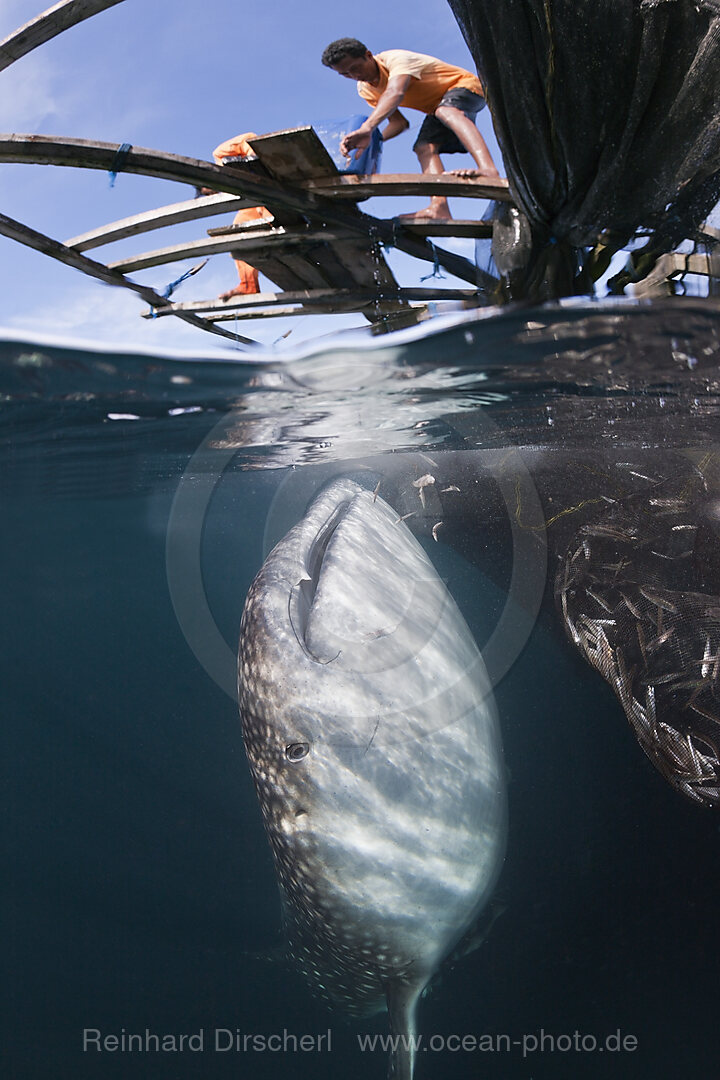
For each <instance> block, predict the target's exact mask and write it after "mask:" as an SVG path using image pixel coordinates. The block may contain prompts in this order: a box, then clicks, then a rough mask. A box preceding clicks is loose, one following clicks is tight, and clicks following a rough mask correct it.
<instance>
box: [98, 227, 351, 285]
mask: <svg viewBox="0 0 720 1080" xmlns="http://www.w3.org/2000/svg"><path fill="white" fill-rule="evenodd" d="M326 235H327V238H328V239H334V238H335V237H336V236H337V235H338V234H337V233H335V232H333V231H332V230H324V229H323V230H320V229H308V228H307V227H304V228H301V229H285V228H283V227H282V226H273V227H270V228H265V229H262V230H256V231H254V232H252V233H248V234H246V235H243V236H238V235H236V234H233V235H231V236H227V237H222V236H221V237H213V238H212V239H208V240H204V239H203V240H190V241H187V242H186V243H184V244H172V245H171V246H170V247H166V248H157V250H155V251H145V252H143V253H142V254H141V255H131V256H128V257H127V258H125V259H117V260H115V262H111V263H108V266H109V267H110V268H111V269H112V270H120V271H121V272H122V273H124V274H130V273H132V272H133V271H136V270H147V269H148V268H149V267H151V266H164V265H165V264H166V263H171V262H179V261H180V260H181V259H194V258H198V257H199V256H202V255H221V254H223V253H225V252H231V253H232V254H233V255H234V256H235V255H236V257H237V258H238V259H247V260H248V262H252V255H253V253H254V252H256V251H260V252H261V253H262V252H265V251H269V250H270V249H278V252H277V254H278V257H280V258H281V257H282V254H281V252H282V251H283V250H284V249H285V248H291V247H298V246H301V245H306V244H314V243H318V238H319V237H320V238H321V239H323V240H324V239H325V236H326Z"/></svg>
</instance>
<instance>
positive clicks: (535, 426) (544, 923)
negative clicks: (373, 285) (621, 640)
mask: <svg viewBox="0 0 720 1080" xmlns="http://www.w3.org/2000/svg"><path fill="white" fill-rule="evenodd" d="M718 357H720V329H719V323H718V309H717V307H716V306H714V305H713V303H712V302H711V301H691V300H686V301H681V300H672V301H671V300H668V301H660V302H654V303H646V304H622V303H620V304H602V305H589V304H580V303H577V304H566V305H559V306H554V307H548V308H543V309H539V308H538V309H526V310H523V309H520V310H514V311H512V312H506V313H504V314H501V315H491V316H483V317H481V318H474V319H468V320H464V321H460V322H459V323H458V324H457V325H455V324H445V325H444V324H442V323H437V324H430V327H429V329H428V328H427V327H426V328H425V329H424V330H423V331H422V332H421V333H410V334H407V335H405V336H401V337H399V338H395V337H390V338H388V339H376V340H374V341H372V342H370V343H365V344H363V343H356V344H347V343H343V342H342V341H339V342H338V343H337V344H336V345H334V346H333V345H327V344H325V345H324V346H323V350H322V351H318V352H316V353H315V354H309V355H307V356H305V357H296V358H294V359H292V360H285V359H284V358H282V357H269V358H262V359H260V360H256V361H254V362H249V361H247V359H245V360H243V359H241V358H238V360H237V362H228V361H223V362H221V361H216V362H213V361H209V360H202V361H201V360H198V361H197V362H192V361H188V360H178V359H172V358H163V357H160V356H139V355H132V354H124V353H123V352H122V351H118V352H117V353H109V352H105V353H101V352H93V351H89V350H82V349H79V348H72V347H65V346H62V345H48V344H38V343H33V342H20V341H3V342H0V394H1V395H2V403H3V407H2V414H0V423H1V425H2V426H1V428H0V492H1V494H2V506H3V513H2V529H1V530H0V542H1V543H2V566H3V567H4V570H5V573H4V581H3V604H2V640H1V642H0V645H1V647H0V657H1V659H2V669H3V670H2V680H1V685H2V690H3V713H2V716H3V723H2V725H1V727H0V730H1V731H2V740H3V754H2V760H3V763H4V777H3V782H2V787H1V788H0V791H1V792H2V795H1V797H2V803H3V819H4V821H5V823H6V826H7V828H6V860H7V861H6V871H5V874H4V885H5V887H4V889H3V901H2V907H3V920H2V921H3V926H4V927H5V972H6V974H5V979H4V980H3V982H4V986H3V1002H2V1006H1V1008H0V1015H1V1016H2V1035H1V1037H0V1045H1V1046H2V1057H3V1062H4V1063H3V1068H2V1075H3V1076H7V1077H12V1078H18V1080H20V1078H22V1080H26V1078H27V1080H31V1078H32V1080H34V1078H36V1077H37V1078H46V1077H53V1078H55V1080H71V1078H72V1080H81V1078H85V1077H88V1078H93V1080H95V1078H104V1077H108V1078H114V1077H122V1078H125V1077H128V1076H142V1077H143V1078H154V1077H157V1078H162V1080H165V1078H168V1080H170V1078H172V1080H181V1078H184V1077H203V1078H205V1077H218V1078H223V1077H238V1076H243V1077H245V1076H246V1077H250V1078H252V1080H255V1078H257V1080H262V1078H265V1077H282V1078H283V1080H296V1078H297V1080H300V1078H303V1080H304V1078H306V1077H307V1078H310V1077H312V1078H322V1077H328V1078H329V1077H336V1076H338V1075H342V1076H345V1077H347V1078H348V1080H350V1078H357V1080H361V1078H362V1080H365V1078H368V1080H371V1078H373V1077H384V1076H385V1075H386V1069H387V1063H386V1060H385V1055H384V1054H383V1053H382V1052H381V1051H379V1050H378V1051H377V1052H375V1053H361V1052H360V1050H359V1047H358V1043H357V1038H356V1036H357V1033H358V1032H384V1031H385V1030H386V1020H385V1018H384V1017H383V1016H379V1017H377V1018H374V1019H372V1020H370V1021H361V1022H351V1021H347V1020H345V1019H344V1018H343V1017H342V1016H341V1015H338V1014H336V1013H333V1012H330V1011H329V1010H328V1009H327V1008H326V1007H325V1005H323V1004H322V1003H321V1002H317V1001H314V1000H313V999H312V998H311V997H310V995H309V994H308V992H307V990H306V988H305V986H304V984H303V983H302V982H301V980H300V979H299V977H298V976H297V975H295V974H294V973H293V971H292V969H291V968H289V967H288V966H287V965H286V964H285V962H284V960H283V958H282V935H281V932H280V908H279V901H278V895H277V888H276V884H275V879H274V873H273V867H272V863H271V857H270V851H269V848H268V845H267V842H266V839H265V835H264V832H263V829H262V822H261V818H260V812H259V809H258V806H257V801H256V798H255V793H254V790H253V788H252V784H251V780H250V775H249V771H248V768H247V763H246V760H245V755H244V750H243V746H242V740H241V732H240V723H239V720H238V716H237V706H236V704H235V702H234V700H233V696H232V693H233V691H232V686H233V679H234V675H233V671H232V664H233V654H234V652H235V649H236V643H237V636H238V627H239V620H240V614H241V611H242V605H243V600H244V597H245V593H246V591H247V588H248V586H249V584H250V582H251V581H252V579H253V577H254V575H255V574H256V572H257V571H258V569H259V567H260V565H261V563H262V561H263V558H264V556H265V555H266V554H267V552H268V551H269V549H270V548H271V546H272V545H273V544H274V543H275V542H276V541H277V540H278V539H280V538H281V536H283V535H284V534H285V532H286V531H287V529H288V528H289V527H290V526H291V525H292V524H293V523H294V522H295V521H297V520H298V519H299V518H300V517H301V516H302V514H303V513H304V510H305V508H306V506H307V504H308V502H309V501H310V500H311V499H312V497H313V495H314V494H315V493H316V492H317V491H318V490H320V488H322V486H323V485H324V484H326V483H327V482H328V480H329V479H331V478H332V477H333V476H336V475H343V476H352V477H353V478H355V479H357V480H359V481H360V482H361V483H363V484H364V485H365V486H367V487H369V488H371V489H373V488H375V487H376V485H377V484H378V483H379V484H380V488H379V491H380V493H381V494H382V495H383V497H384V498H385V499H386V501H388V502H389V503H390V504H391V505H392V506H394V507H395V509H397V511H398V514H399V515H403V516H404V515H405V514H408V515H410V516H409V517H408V518H407V519H406V521H407V524H408V526H409V527H410V528H411V529H412V531H413V532H414V533H415V534H416V535H417V536H418V537H419V539H420V540H421V542H422V543H423V545H424V546H425V548H426V550H427V552H428V553H429V555H430V557H431V558H432V559H433V561H434V563H435V566H436V568H437V569H438V572H439V573H440V574H441V576H442V577H443V578H444V579H445V580H446V581H447V584H448V588H449V589H450V591H451V593H452V594H453V596H454V597H455V599H456V601H457V602H458V604H459V605H460V607H461V609H462V611H463V613H464V615H465V617H466V619H467V621H468V623H469V625H470V627H471V629H472V630H473V632H474V634H475V636H476V638H477V640H478V643H479V644H480V645H481V646H482V647H484V648H485V650H486V652H485V655H486V660H487V663H488V667H489V669H490V672H491V675H492V676H493V679H494V681H495V682H496V689H495V693H496V698H497V703H498V709H499V714H500V723H501V727H502V735H503V743H504V748H505V758H506V764H507V768H508V773H509V783H508V790H509V800H510V809H509V815H510V816H509V820H510V830H509V840H508V851H507V858H506V862H505V866H504V869H503V872H502V876H501V879H500V882H499V884H498V887H497V890H496V895H497V898H498V900H499V901H500V902H501V903H502V906H503V909H504V910H503V913H502V915H501V916H500V917H499V918H498V919H497V921H496V922H495V924H494V926H493V927H492V930H491V932H490V934H489V936H488V939H487V940H486V941H485V943H484V944H483V945H482V946H481V947H480V948H479V949H478V950H477V951H475V952H473V953H472V954H471V955H469V956H467V957H465V958H463V959H461V960H459V961H458V963H457V964H456V965H455V966H454V967H453V968H452V970H449V971H446V972H443V973H442V974H441V976H440V978H439V979H438V980H437V983H436V984H435V985H433V987H432V988H431V992H430V993H429V994H428V995H427V997H426V998H425V1000H424V1001H423V1003H422V1006H421V1010H420V1029H421V1031H422V1032H423V1033H424V1035H425V1037H426V1038H428V1039H429V1038H430V1036H437V1042H438V1044H439V1043H440V1042H442V1040H443V1039H445V1038H447V1036H449V1035H453V1034H454V1035H460V1036H464V1035H473V1036H476V1037H481V1036H486V1035H492V1036H498V1035H501V1036H507V1040H508V1041H509V1045H507V1043H506V1042H503V1041H502V1040H501V1041H500V1043H499V1044H498V1048H497V1049H496V1050H494V1051H492V1050H489V1049H487V1050H474V1051H473V1050H462V1049H455V1048H451V1049H444V1050H437V1051H436V1050H431V1049H428V1050H427V1051H426V1052H424V1053H420V1054H419V1055H418V1057H419V1061H418V1068H417V1077H418V1078H419V1080H424V1078H428V1080H430V1078H433V1080H434V1078H437V1077H443V1078H445V1077H447V1078H458V1080H460V1078H462V1080H470V1078H473V1080H474V1078H479V1077H483V1078H496V1077H497V1078H499V1077H502V1078H512V1080H515V1078H525V1080H530V1078H532V1080H541V1078H553V1080H557V1078H570V1077H572V1078H576V1077H577V1078H585V1077H587V1078H606V1077H607V1076H608V1075H613V1076H619V1077H629V1078H630V1077H631V1078H633V1080H644V1078H650V1077H652V1078H653V1080H655V1078H657V1077H660V1076H662V1077H665V1076H673V1077H674V1076H686V1075H689V1074H690V1073H691V1072H693V1073H694V1072H697V1073H700V1072H702V1073H703V1074H704V1075H708V1076H712V1075H714V1074H715V1072H716V1070H717V1034H716V1029H717V1023H716V1018H715V1009H714V1007H713V1003H714V1000H715V988H716V974H715V971H716V966H717V962H716V936H717V931H716V927H717V914H718V908H719V906H720V877H719V875H718V869H717V867H718V859H719V856H720V831H719V827H720V821H719V819H718V817H717V814H716V813H715V812H713V811H711V810H708V809H704V808H701V807H698V806H696V805H693V804H691V803H690V802H689V801H687V800H686V799H684V798H683V797H682V796H681V795H680V794H678V793H677V792H676V791H674V790H673V789H672V788H671V787H670V786H669V784H668V783H667V782H666V781H665V780H664V779H663V778H662V777H661V776H660V775H659V773H658V772H656V771H655V769H654V768H653V766H652V765H651V764H650V762H649V761H648V759H647V758H646V756H645V755H644V754H643V752H642V751H641V749H640V747H639V746H638V744H637V741H636V739H635V737H634V735H633V733H632V731H631V729H630V726H629V724H628V722H627V720H626V718H625V715H624V713H623V710H622V708H621V707H620V705H619V704H618V702H617V700H616V698H615V696H614V694H613V693H612V691H611V690H610V688H609V687H608V686H607V685H606V684H605V683H604V682H603V680H602V679H601V678H600V676H599V675H597V674H596V673H595V672H594V671H592V670H591V668H590V667H589V666H588V665H587V664H586V663H585V661H584V660H583V659H582V657H581V656H580V654H579V653H578V652H577V651H575V650H574V648H573V647H572V646H571V644H570V642H569V640H568V638H567V636H566V634H565V632H564V629H563V625H562V620H561V617H560V614H559V612H558V609H557V607H556V605H555V602H554V599H553V581H554V575H555V572H556V569H557V566H558V564H559V560H560V558H561V557H562V554H563V553H564V552H565V551H566V550H567V547H568V544H569V543H570V542H571V541H572V538H573V536H574V535H575V533H576V531H577V530H578V529H579V528H580V526H581V525H582V524H584V523H586V522H588V521H592V520H594V516H597V515H600V514H601V513H602V511H603V509H604V507H605V504H607V503H608V502H609V501H610V500H611V499H613V498H616V497H617V496H618V492H619V491H622V493H623V494H631V493H632V492H633V491H636V490H638V489H642V486H643V485H644V484H653V483H662V482H663V481H665V480H667V479H668V478H670V479H672V478H677V477H682V476H684V475H685V474H686V473H687V474H688V475H690V474H693V475H697V474H698V473H699V474H701V475H702V477H703V482H704V484H705V485H706V488H707V493H708V499H709V500H710V503H712V501H713V499H714V498H715V497H716V493H718V492H719V491H720V471H719V470H718V464H717V453H718V448H719V446H720V428H719V427H718V414H719V403H720V366H719V364H718ZM427 474H429V475H431V476H432V477H433V482H432V483H431V484H429V485H427V486H426V487H425V488H423V489H422V490H423V491H424V492H426V496H427V497H426V502H425V505H422V503H421V500H420V495H419V491H420V489H419V488H418V487H417V486H416V485H415V484H414V481H416V480H418V479H419V478H420V477H422V476H424V475H427ZM441 489H446V490H444V491H441ZM454 489H457V490H454ZM508 597H509V599H508ZM498 628H500V629H498ZM85 1029H92V1030H93V1032H94V1031H96V1030H97V1031H99V1032H101V1033H102V1036H103V1037H104V1036H106V1035H111V1036H112V1035H116V1036H118V1037H119V1036H121V1035H122V1033H123V1031H124V1032H125V1033H142V1034H144V1033H145V1031H146V1029H148V1030H149V1031H150V1032H151V1033H154V1034H159V1035H160V1036H161V1037H162V1036H163V1035H165V1034H175V1035H176V1036H179V1035H180V1034H181V1033H185V1034H186V1035H195V1036H197V1035H198V1033H200V1032H201V1031H202V1032H203V1034H204V1039H203V1047H202V1049H201V1050H193V1049H191V1048H188V1047H186V1048H184V1049H183V1050H181V1051H180V1050H178V1051H175V1052H173V1051H172V1050H165V1051H152V1050H149V1051H137V1050H136V1051H132V1052H129V1051H125V1050H122V1049H118V1050H112V1049H106V1050H102V1051H99V1050H98V1049H97V1048H96V1046H95V1044H94V1043H92V1041H91V1043H90V1045H89V1048H88V1049H86V1050H84V1049H83V1031H84V1030H85ZM215 1029H223V1031H226V1030H227V1031H230V1032H231V1033H233V1034H235V1032H240V1033H241V1035H249V1034H263V1035H265V1036H268V1035H271V1034H274V1033H279V1034H281V1035H282V1034H283V1032H287V1033H289V1034H291V1035H293V1034H294V1035H297V1036H300V1035H302V1034H320V1033H326V1032H327V1030H328V1029H330V1030H331V1047H332V1049H331V1050H330V1052H327V1050H325V1049H323V1050H322V1051H319V1052H318V1051H302V1050H298V1051H297V1052H293V1051H292V1050H286V1051H282V1050H280V1051H277V1052H275V1051H270V1050H265V1051H260V1050H253V1049H247V1050H245V1051H237V1050H235V1049H232V1050H224V1049H218V1050H216V1049H215V1048H214V1033H215ZM618 1032H619V1033H620V1036H619V1037H620V1039H625V1040H626V1041H625V1044H624V1046H625V1048H624V1049H619V1050H616V1049H615V1045H616V1042H612V1040H611V1043H610V1044H609V1045H607V1046H606V1045H605V1044H604V1040H605V1038H606V1036H616V1033H618ZM575 1033H577V1038H580V1039H582V1038H584V1037H589V1038H585V1042H584V1043H583V1044H582V1045H581V1046H580V1048H578V1046H577V1040H576V1034H575ZM543 1034H544V1036H545V1038H544V1042H542V1041H541V1040H542V1036H543ZM628 1037H629V1040H630V1041H629V1042H628V1041H627V1039H628ZM590 1038H594V1039H596V1040H597V1045H598V1046H599V1047H602V1049H598V1048H595V1049H584V1048H583V1047H590V1046H591V1042H590ZM533 1039H535V1040H536V1043H537V1045H535V1043H533ZM568 1039H569V1040H571V1042H572V1046H571V1047H570V1048H568V1044H567V1040H568ZM220 1040H221V1044H222V1045H223V1046H224V1045H225V1044H226V1040H227V1036H226V1035H221V1036H220ZM616 1041H617V1040H616ZM195 1045H196V1046H197V1040H196V1043H195ZM452 1045H453V1047H455V1044H452Z"/></svg>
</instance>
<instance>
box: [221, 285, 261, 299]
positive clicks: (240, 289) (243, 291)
mask: <svg viewBox="0 0 720 1080" xmlns="http://www.w3.org/2000/svg"><path fill="white" fill-rule="evenodd" d="M259 292H260V290H259V289H248V288H247V287H246V286H245V285H236V286H235V288H234V289H228V291H227V292H222V293H220V295H219V296H218V300H232V298H233V296H257V294H258V293H259Z"/></svg>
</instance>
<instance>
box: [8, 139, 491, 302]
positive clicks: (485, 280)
mask: <svg viewBox="0 0 720 1080" xmlns="http://www.w3.org/2000/svg"><path fill="white" fill-rule="evenodd" d="M119 149H120V145H119V144H118V143H101V142H96V141H94V140H90V139H69V138H53V137H52V136H48V135H27V134H13V135H8V134H5V135H0V162H4V161H5V162H17V163H26V164H30V163H33V164H42V165H64V166H71V167H76V168H86V169H103V170H106V171H110V170H112V169H113V168H114V167H115V165H116V163H117V153H118V150H119ZM122 169H123V171H124V172H128V173H133V174H137V175H140V176H155V177H158V178H160V179H164V180H177V181H179V182H180V183H187V184H193V185H196V186H204V187H209V188H212V189H213V190H216V191H225V192H228V193H229V194H233V195H240V196H244V197H246V198H248V199H252V200H253V201H255V202H256V204H257V205H262V206H268V207H270V208H271V209H272V210H273V212H275V211H276V208H277V209H279V210H283V211H285V210H291V211H296V212H298V213H301V214H303V215H305V216H307V217H310V218H312V219H315V220H317V221H321V222H323V223H324V224H326V225H332V226H335V225H337V226H341V227H343V228H347V229H348V230H350V231H351V232H354V233H356V234H358V235H361V236H371V237H373V239H375V240H381V241H384V242H386V243H390V244H393V245H394V246H395V247H396V248H398V250H400V251H404V252H406V254H408V255H412V256H413V257H415V258H417V259H422V260H423V261H424V262H430V263H437V264H438V265H440V266H442V268H443V269H444V270H447V271H448V272H449V273H451V274H454V275H455V276H456V277H459V278H461V279H463V280H465V281H468V282H470V283H471V284H475V283H481V284H482V287H483V288H487V289H492V288H494V286H495V284H496V279H495V278H494V277H492V275H490V274H487V273H485V272H484V271H482V270H479V269H478V268H477V267H476V266H475V265H474V263H472V262H470V261H469V260H468V259H464V258H463V257H462V256H460V255H455V254H454V253H453V252H449V251H445V250H444V249H442V248H440V247H438V246H437V245H432V246H431V245H430V243H428V242H427V241H423V240H419V239H418V238H416V237H413V236H410V235H409V234H408V233H406V232H405V230H403V229H402V228H398V226H397V224H396V223H395V222H391V221H382V220H380V219H378V218H374V217H372V216H371V215H369V214H363V213H362V212H361V211H359V210H357V209H356V208H353V209H352V210H347V209H343V208H342V207H341V206H338V205H337V204H336V202H335V201H333V200H332V199H328V198H323V197H321V196H319V195H316V194H315V193H313V192H312V191H306V190H300V189H299V188H295V187H286V186H283V185H281V184H278V183H277V181H274V180H270V179H267V178H265V177H260V176H251V175H249V173H248V172H247V171H246V172H244V173H243V172H242V170H240V169H236V168H232V167H230V166H220V165H214V164H212V163H210V162H207V161H201V160H199V159H197V158H184V157H180V156H179V155H177V154H167V153H163V152H162V151H159V150H149V149H147V148H145V147H133V148H131V149H130V150H129V151H128V153H127V154H126V155H125V156H124V158H123V165H122ZM339 179H340V180H345V179H349V178H348V177H340V178H339ZM370 179H372V178H370ZM381 179H382V178H381ZM415 179H421V180H422V178H415ZM439 179H440V180H442V179H443V178H442V177H440V178H439ZM455 179H457V178H455ZM315 182H316V181H309V183H315ZM464 183H465V185H466V186H467V185H468V184H470V183H472V182H471V181H464Z"/></svg>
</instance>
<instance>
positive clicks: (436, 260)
mask: <svg viewBox="0 0 720 1080" xmlns="http://www.w3.org/2000/svg"><path fill="white" fill-rule="evenodd" d="M429 243H430V247H431V248H432V250H433V268H432V272H431V273H429V274H425V276H424V277H421V278H420V280H421V281H428V280H429V279H430V278H445V277H446V275H445V274H443V272H442V270H441V269H440V257H439V256H438V253H437V250H436V248H435V245H434V244H433V242H432V240H430V241H429Z"/></svg>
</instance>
